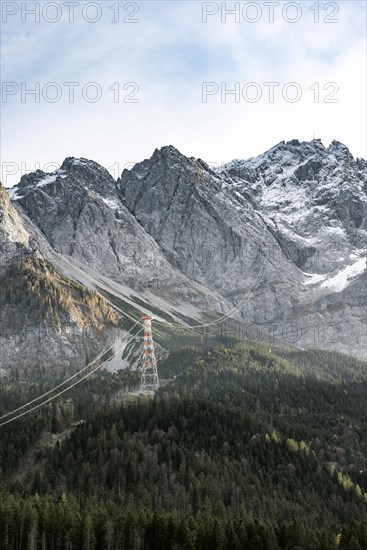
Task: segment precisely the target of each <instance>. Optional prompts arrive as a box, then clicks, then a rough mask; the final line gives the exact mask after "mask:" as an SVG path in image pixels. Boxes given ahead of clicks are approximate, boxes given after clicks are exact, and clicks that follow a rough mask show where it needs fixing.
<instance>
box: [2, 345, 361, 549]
mask: <svg viewBox="0 0 367 550" xmlns="http://www.w3.org/2000/svg"><path fill="white" fill-rule="evenodd" d="M160 373H161V375H163V374H164V376H165V377H167V378H168V376H170V377H171V379H170V381H169V382H168V383H167V384H166V385H164V386H163V387H162V388H161V389H160V390H159V392H158V393H157V395H156V396H155V397H154V398H146V397H137V396H133V395H126V396H122V397H121V395H118V392H119V390H121V389H122V387H123V386H130V387H134V383H135V385H136V383H137V378H134V376H136V373H135V374H134V373H130V374H129V371H126V373H124V374H123V373H121V374H120V375H114V377H111V375H108V374H103V375H100V376H95V377H93V378H92V379H91V381H90V382H89V383H85V384H84V383H83V385H82V386H80V387H79V389H78V391H77V390H76V389H75V390H73V394H72V395H71V396H70V399H69V401H66V400H65V401H64V402H63V403H61V404H57V405H54V407H50V408H49V409H48V410H47V414H46V415H42V414H41V413H40V412H39V413H37V414H35V415H34V416H32V415H30V416H29V417H25V418H24V419H21V420H19V421H16V422H14V423H13V424H9V425H8V426H4V427H2V428H0V430H1V454H0V457H1V465H2V470H1V472H2V473H1V486H2V492H3V493H2V495H1V499H0V518H1V519H0V522H1V523H0V533H1V534H0V548H1V549H4V550H8V549H13V548H19V549H23V548H24V549H28V548H32V549H38V548H42V549H47V550H48V549H52V548H68V549H73V550H75V549H79V548H80V549H83V550H84V549H96V550H97V549H98V550H99V549H101V550H103V549H110V550H115V549H116V550H118V549H120V548H121V549H144V550H145V549H146V550H148V549H149V550H150V549H156V550H164V549H167V550H168V549H171V548H176V549H196V548H198V549H204V548H205V549H226V550H227V549H228V550H232V549H234V550H235V549H249V550H261V549H263V550H265V549H267V550H277V549H296V548H297V549H309V550H317V549H320V550H329V549H330V550H336V549H337V548H339V549H340V550H345V549H348V550H355V549H357V550H360V549H365V548H367V464H366V457H367V419H366V414H365V411H366V410H367V393H366V365H365V364H364V363H363V362H361V361H357V360H355V359H351V358H349V357H347V356H343V355H340V354H336V353H326V352H321V351H307V352H303V351H294V350H290V349H289V348H283V347H276V346H274V347H272V348H269V346H264V345H260V344H255V343H250V342H246V343H245V344H241V345H238V346H236V347H234V348H231V349H229V348H224V347H218V348H214V349H212V350H209V351H206V352H203V353H201V352H200V350H198V349H193V350H187V352H185V353H183V352H176V353H172V354H171V355H170V356H169V358H168V359H166V361H165V362H162V364H161V365H160ZM125 389H128V387H126V388H125ZM39 390H40V388H37V386H36V385H33V386H32V387H29V388H26V387H25V386H24V387H22V388H21V389H20V387H19V385H18V387H17V386H16V385H7V386H6V387H5V386H4V385H3V387H2V388H1V391H2V398H3V400H2V402H3V403H5V406H4V412H6V410H8V409H11V408H14V407H15V406H17V405H19V403H22V402H23V400H25V399H26V398H27V395H26V394H27V392H29V397H31V396H32V395H34V394H35V393H37V392H38V391H39ZM39 393H41V392H39ZM112 396H115V398H112ZM116 396H118V399H116ZM93 402H94V404H95V406H93ZM83 403H84V404H85V407H84V405H83ZM71 409H72V410H73V414H71V412H70V411H71ZM81 420H83V422H81ZM71 425H72V427H73V429H72V430H70V432H68V433H67V435H66V436H65V430H66V429H67V428H69V427H70V426H71ZM48 431H51V432H53V434H54V438H55V441H54V444H53V445H51V444H49V445H40V444H39V442H40V439H41V440H42V437H44V435H45V432H48ZM32 449H33V451H32ZM30 456H31V458H32V460H30ZM11 457H13V459H12V460H11Z"/></svg>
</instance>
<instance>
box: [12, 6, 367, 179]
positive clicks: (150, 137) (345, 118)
mask: <svg viewBox="0 0 367 550" xmlns="http://www.w3.org/2000/svg"><path fill="white" fill-rule="evenodd" d="M1 12H2V13H1V31H2V32H1V36H2V37H1V51H2V53H1V79H2V88H1V115H2V116H1V179H2V181H3V183H4V184H5V185H6V186H12V185H15V184H17V183H18V182H19V180H20V178H21V176H22V175H23V174H24V173H27V172H30V171H34V170H35V169H37V168H40V169H42V170H44V171H46V172H48V171H53V170H55V169H56V168H57V167H58V166H59V165H60V164H61V163H62V161H63V160H64V158H66V157H69V156H74V157H85V158H89V159H93V160H95V161H97V162H99V163H100V164H102V165H103V166H105V167H106V168H107V169H108V170H109V171H110V172H111V174H112V175H113V176H114V177H116V178H117V177H118V176H119V175H120V174H121V172H122V170H123V168H124V167H125V166H127V167H129V166H131V165H132V164H134V163H136V162H140V161H141V160H143V159H144V158H149V157H150V156H151V155H152V154H153V151H154V150H155V149H156V148H159V147H162V146H164V145H174V146H175V147H176V148H177V149H179V150H180V151H181V152H182V153H183V154H185V155H187V156H194V157H197V158H202V159H203V160H205V161H206V162H208V163H209V164H211V165H221V164H222V163H225V162H228V161H230V160H232V159H234V158H249V157H252V156H256V155H259V154H261V153H263V152H264V151H266V150H267V149H270V148H271V147H272V146H274V145H275V144H277V143H279V142H280V141H282V140H290V139H299V140H302V141H309V140H312V139H313V138H314V137H316V138H320V139H321V140H322V142H323V143H324V145H325V146H328V145H329V143H330V142H331V141H332V140H333V139H336V140H338V141H341V142H342V143H344V144H345V145H347V146H348V147H349V149H350V151H351V152H352V154H353V155H354V157H358V156H359V157H364V158H365V157H366V148H367V145H366V80H367V77H366V65H367V60H366V30H365V29H366V3H365V2H364V1H354V0H343V1H340V2H315V1H308V0H302V1H298V2H288V1H282V0H279V1H274V2H271V1H264V2H260V1H257V2H201V1H198V0H181V1H179V2H178V1H175V0H166V1H163V0H162V1H157V0H146V1H142V2H139V1H138V2H120V1H114V0H111V1H109V0H103V1H99V2H89V1H85V0H80V1H79V2H78V1H73V2H71V1H53V2H51V1H50V2H49V1H38V2H33V1H31V0H28V1H27V2H16V1H6V0H3V1H2V3H1Z"/></svg>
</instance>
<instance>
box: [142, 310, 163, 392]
mask: <svg viewBox="0 0 367 550" xmlns="http://www.w3.org/2000/svg"><path fill="white" fill-rule="evenodd" d="M141 319H142V321H143V324H144V348H143V368H142V374H141V382H140V392H141V393H144V394H148V395H152V394H154V392H155V391H156V390H157V389H158V388H159V378H158V371H157V359H156V358H155V353H154V342H153V332H152V319H153V317H152V316H151V315H142V317H141Z"/></svg>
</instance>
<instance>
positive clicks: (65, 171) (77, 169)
mask: <svg viewBox="0 0 367 550" xmlns="http://www.w3.org/2000/svg"><path fill="white" fill-rule="evenodd" d="M75 186H77V187H79V188H80V190H86V191H92V192H94V193H96V194H97V195H100V196H102V197H107V198H109V197H114V198H117V193H116V182H115V180H114V179H113V177H112V176H111V174H110V173H109V172H108V171H107V170H106V168H104V167H103V166H101V165H100V164H98V163H97V162H95V161H93V160H88V159H85V158H75V157H67V158H66V159H65V160H64V162H63V163H62V165H61V166H60V168H58V169H57V170H54V171H53V172H43V171H42V170H36V171H35V172H31V173H29V174H25V175H24V176H22V178H21V180H20V182H19V184H18V185H16V186H15V187H13V188H12V189H9V190H8V191H9V195H10V197H11V199H12V200H20V199H22V198H24V197H25V196H27V195H28V194H29V193H30V192H35V191H42V192H46V193H50V194H55V193H56V192H57V191H56V190H57V189H60V188H64V189H65V188H68V189H70V187H75Z"/></svg>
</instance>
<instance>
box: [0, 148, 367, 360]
mask: <svg viewBox="0 0 367 550" xmlns="http://www.w3.org/2000/svg"><path fill="white" fill-rule="evenodd" d="M9 195H10V198H11V201H12V204H11V203H10V201H9V200H8V198H7V196H6V193H5V192H4V190H3V191H2V193H1V195H0V235H1V239H2V242H3V243H5V244H4V247H5V248H6V250H5V248H4V247H3V249H4V251H5V252H3V254H2V260H1V265H2V270H3V272H4V270H6V269H7V266H9V262H10V265H13V264H14V262H15V261H16V258H18V257H19V256H23V255H27V254H31V255H32V258H34V257H36V256H37V255H38V256H39V257H40V258H41V259H42V258H44V259H46V260H48V261H49V262H51V263H52V264H53V265H54V268H55V269H56V271H57V272H58V273H60V272H61V273H63V276H67V277H69V279H77V280H78V281H79V282H80V283H81V284H83V285H85V286H88V287H93V288H94V289H96V290H98V289H101V290H104V291H108V292H111V293H112V294H114V295H115V296H118V297H120V298H124V299H125V300H126V301H128V302H130V303H133V304H134V305H135V306H136V307H138V308H140V309H141V310H142V311H149V310H152V311H153V309H154V311H155V312H157V311H158V313H159V311H160V312H162V315H163V314H164V315H166V316H167V315H169V318H170V319H171V320H172V321H173V322H175V323H177V324H180V323H181V324H186V323H189V324H192V325H199V324H200V323H208V322H209V323H210V324H209V325H207V326H208V327H210V330H216V328H218V327H219V326H221V330H222V328H223V324H225V325H226V328H227V329H228V330H233V327H240V337H241V338H243V337H246V336H247V337H255V338H259V339H262V340H265V341H268V342H270V343H271V342H273V341H282V342H285V343H288V344H292V345H295V346H298V347H307V348H308V347H318V348H325V349H331V350H336V351H342V352H345V353H348V354H351V355H354V356H357V357H362V358H365V357H366V313H365V311H366V310H365V306H366V282H367V271H366V242H367V241H366V236H367V216H366V213H367V184H366V161H365V160H363V159H359V158H358V159H354V158H353V156H352V154H351V152H350V151H349V150H348V148H347V147H345V146H344V145H343V144H341V143H339V142H336V141H333V142H332V143H331V145H330V146H329V147H327V148H325V147H324V146H323V144H322V143H321V141H320V140H313V141H311V142H299V141H298V140H292V141H289V142H281V143H279V144H278V145H276V146H275V147H273V148H272V149H270V150H269V151H267V152H266V153H264V154H262V155H260V156H258V157H256V158H251V159H248V160H234V161H232V162H230V163H228V164H224V165H222V166H216V167H213V166H209V165H208V164H206V163H205V162H204V161H202V160H200V159H194V158H187V157H185V156H184V155H182V154H181V153H180V152H179V151H178V150H177V149H175V148H174V147H172V146H167V147H163V148H161V149H159V150H158V149H157V150H155V151H154V153H153V155H152V156H151V158H150V159H146V160H144V161H143V162H140V163H138V164H136V165H135V166H134V167H133V168H132V169H131V170H124V171H123V173H122V174H121V177H120V178H118V180H117V181H115V180H114V179H113V178H112V176H111V175H110V174H109V173H108V171H107V170H106V169H104V168H103V167H102V166H100V165H98V164H97V163H95V162H94V161H91V160H87V159H84V158H80V159H76V158H73V157H70V158H67V159H65V161H64V162H63V164H62V165H61V167H60V168H59V169H58V170H56V171H55V172H53V173H51V174H50V173H44V172H42V171H40V170H37V171H36V172H34V173H31V174H27V175H25V176H23V177H22V179H21V181H20V183H19V184H18V185H17V186H16V187H14V188H12V189H10V190H9ZM30 251H31V252H30ZM69 279H68V280H69ZM68 284H69V283H68ZM6 307H8V306H6ZM103 307H105V306H103ZM106 312H107V310H105V313H106ZM107 317H108V315H107ZM110 317H111V316H110ZM111 319H112V317H111ZM216 321H217V322H216ZM106 322H107V323H108V322H110V321H108V320H107V319H106ZM208 330H209V328H208ZM236 330H237V329H236ZM102 332H103V330H102ZM107 332H108V330H107ZM104 334H106V332H105V333H104ZM56 339H57V338H56ZM107 339H108V338H107ZM7 346H8V347H9V344H7V343H3V350H4V348H5V349H6V350H7V349H8V347H7ZM56 354H57V353H56ZM77 355H78V354H77ZM4 356H5V357H8V352H7V351H6V352H5V355H4V353H2V358H3V357H4ZM84 359H85V358H84Z"/></svg>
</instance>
